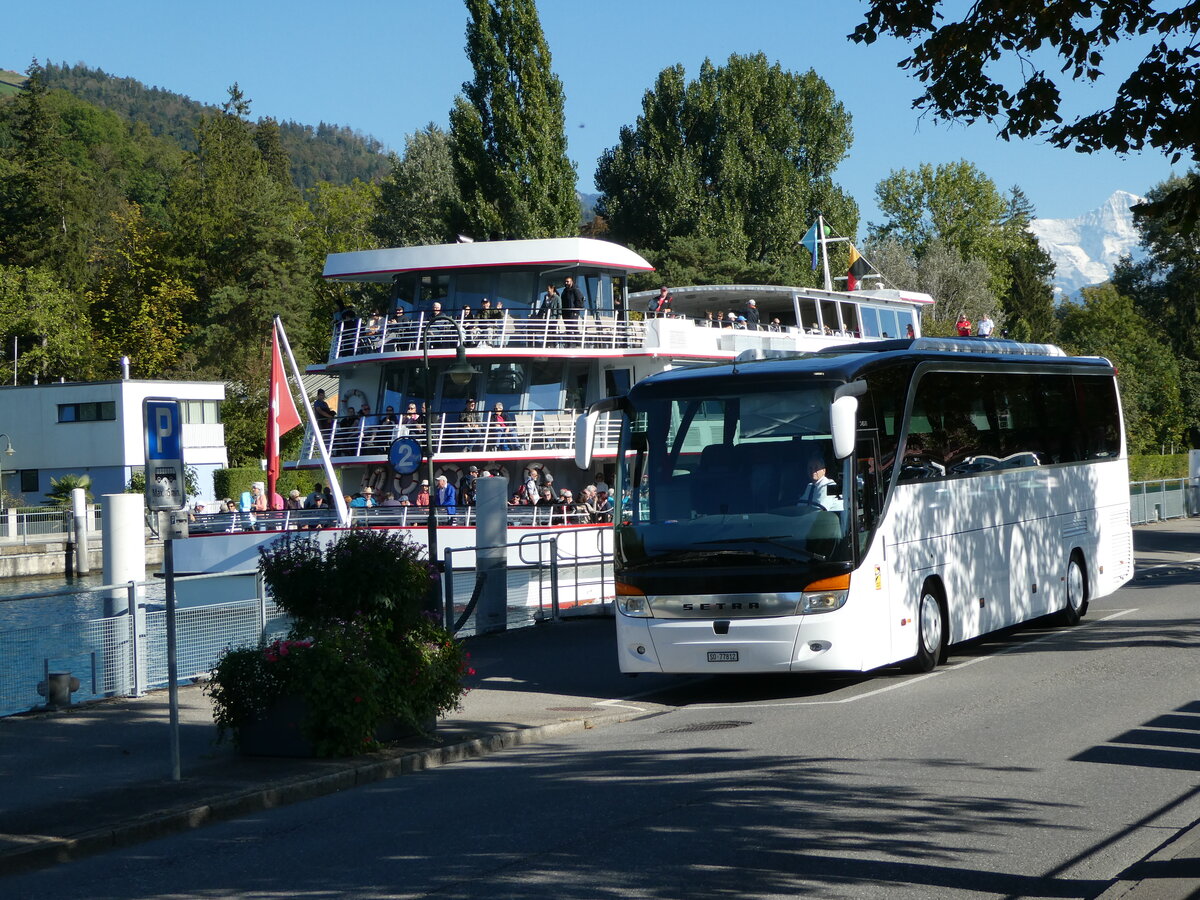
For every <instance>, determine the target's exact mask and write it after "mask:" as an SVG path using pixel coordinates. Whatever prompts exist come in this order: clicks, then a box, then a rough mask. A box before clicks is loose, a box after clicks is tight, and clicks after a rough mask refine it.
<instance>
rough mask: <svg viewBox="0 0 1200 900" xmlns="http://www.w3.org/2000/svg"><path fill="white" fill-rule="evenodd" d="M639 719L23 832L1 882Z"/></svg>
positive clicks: (554, 729)
mask: <svg viewBox="0 0 1200 900" xmlns="http://www.w3.org/2000/svg"><path fill="white" fill-rule="evenodd" d="M641 715H644V713H643V712H641V711H638V712H629V713H614V714H611V715H601V716H596V717H592V718H586V719H572V720H569V721H564V722H556V723H553V724H550V725H534V726H530V727H527V728H517V729H514V730H513V731H505V732H498V733H496V734H491V735H487V736H484V737H474V738H466V739H465V740H461V741H459V742H458V743H455V744H450V745H447V746H444V747H435V748H430V749H428V750H418V751H397V755H395V756H390V757H389V756H386V754H387V751H384V754H385V758H382V759H380V758H374V759H370V760H364V761H362V762H346V763H342V764H340V765H338V767H337V769H336V770H335V771H332V772H323V773H320V774H318V775H304V776H299V777H296V778H293V779H291V780H284V781H279V782H270V783H267V784H265V785H263V786H262V787H259V788H253V789H250V790H242V791H234V792H230V793H226V794H223V795H220V796H216V797H213V798H211V799H208V800H206V801H205V802H203V803H192V804H189V805H186V806H180V807H175V808H171V809H164V810H161V811H158V812H154V813H148V814H145V815H140V816H135V817H133V818H130V819H128V820H127V821H124V822H121V823H119V824H117V825H112V826H106V827H103V828H97V829H94V830H92V831H84V832H81V833H80V834H78V835H73V836H71V837H54V836H50V835H29V836H28V840H29V843H28V845H27V846H25V847H22V848H20V849H17V850H9V851H7V852H3V853H0V877H3V876H6V875H16V874H21V873H24V872H30V871H33V870H36V869H41V868H46V867H48V866H52V865H57V864H58V863H64V862H70V861H72V860H76V859H81V858H83V857H85V856H91V855H93V854H96V853H104V852H107V851H110V850H116V849H119V848H121V847H129V846H133V845H135V844H141V843H145V842H147V841H152V840H155V839H156V838H160V837H166V836H168V835H172V834H179V833H181V832H184V831H190V830H191V829H194V828H199V827H202V826H204V825H211V824H215V823H217V822H223V821H227V820H229V819H235V818H238V817H240V816H245V815H249V814H251V813H256V812H262V811H264V810H268V809H274V808H275V807H279V806H289V805H291V804H293V803H299V802H302V801H304V800H312V799H315V798H317V797H324V796H327V795H329V794H335V793H337V792H339V791H344V790H347V789H348V788H353V787H358V786H360V785H365V784H373V783H375V782H379V781H387V780H389V779H391V778H396V777H398V776H401V775H408V774H411V773H413V772H419V771H423V770H425V769H436V768H440V767H441V766H444V765H448V764H450V763H455V762H461V761H463V760H468V759H475V758H478V757H482V756H486V755H488V754H491V753H497V752H499V751H501V750H507V749H509V748H511V747H517V746H520V745H522V744H529V743H534V742H536V741H539V740H542V739H544V738H548V737H553V736H555V735H560V734H570V733H573V732H576V731H585V730H589V729H591V728H594V727H596V726H597V725H615V724H618V723H620V722H627V721H629V720H631V719H635V718H638V717H639V716H641Z"/></svg>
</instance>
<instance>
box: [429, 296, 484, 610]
mask: <svg viewBox="0 0 1200 900" xmlns="http://www.w3.org/2000/svg"><path fill="white" fill-rule="evenodd" d="M442 323H445V324H448V325H452V326H454V330H455V332H457V336H458V345H457V346H456V347H455V353H454V364H453V365H451V366H450V368H449V369H447V370H446V374H447V375H449V376H450V380H451V381H453V382H454V383H455V384H466V383H467V382H469V381H470V380H471V378H472V377H474V376H475V375H476V374H477V372H476V370H475V369H474V368H473V367H472V366H471V364H470V363H469V362H467V347H466V343H467V336H466V334H465V333H464V332H463V328H462V325H460V324H459V323H458V321H457V320H455V319H452V318H451V317H450V316H447V315H442V314H438V315H436V316H434V317H433V318H431V319H430V320H429V321H428V322H427V323H426V325H425V329H424V332H423V333H422V335H421V348H422V350H423V359H424V366H425V472H426V476H425V477H426V478H428V479H429V518H428V523H429V531H428V537H427V538H426V542H427V543H428V545H429V561H430V562H431V563H432V564H433V565H434V566H435V567H437V566H439V563H438V541H437V504H436V502H435V501H436V499H437V495H436V494H435V493H434V485H435V484H436V482H435V481H434V479H433V376H432V374H431V373H430V371H429V334H430V332H431V331H433V327H434V326H435V325H440V324H442ZM436 571H438V572H439V573H440V572H441V569H440V568H437V569H436ZM434 587H435V588H436V590H437V606H438V607H439V608H440V606H441V581H440V578H439V579H438V580H436V581H435V583H434Z"/></svg>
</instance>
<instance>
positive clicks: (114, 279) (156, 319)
mask: <svg viewBox="0 0 1200 900" xmlns="http://www.w3.org/2000/svg"><path fill="white" fill-rule="evenodd" d="M115 217H116V218H117V222H116V226H117V230H118V237H117V238H116V239H114V240H112V241H109V242H107V243H105V244H102V245H101V246H100V247H98V248H97V257H98V261H99V264H100V278H99V284H98V286H97V288H96V289H95V290H94V291H90V292H89V293H88V297H87V299H88V302H89V305H90V306H91V315H92V327H93V329H94V332H95V346H96V352H97V353H98V354H99V356H100V358H101V360H102V362H103V364H105V365H108V366H110V367H112V368H114V369H115V365H116V362H115V361H116V360H117V359H119V358H120V357H122V356H128V357H129V360H130V371H131V372H132V373H133V375H134V377H136V378H165V377H168V376H169V375H171V374H174V372H175V370H176V367H177V366H178V362H179V354H180V350H181V347H182V341H183V338H184V325H183V322H184V316H185V313H188V312H191V310H190V309H189V307H191V306H193V305H194V304H195V302H196V294H195V292H194V291H193V290H192V289H191V288H190V287H188V286H187V285H186V284H184V282H183V280H182V279H180V278H179V277H177V276H175V275H174V274H172V273H171V272H170V267H169V265H168V264H167V262H166V260H165V258H164V256H163V253H162V247H163V245H164V244H165V240H166V238H165V235H164V234H163V233H162V232H160V231H158V230H157V229H155V228H154V227H153V226H152V225H150V223H148V222H146V220H145V218H144V217H143V216H142V211H141V208H140V207H138V206H136V205H135V206H133V207H131V208H130V210H129V212H128V213H126V214H125V215H117V216H115Z"/></svg>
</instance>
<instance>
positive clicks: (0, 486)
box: [0, 432, 17, 509]
mask: <svg viewBox="0 0 1200 900" xmlns="http://www.w3.org/2000/svg"><path fill="white" fill-rule="evenodd" d="M0 438H4V441H5V443H7V444H8V446H7V447H5V448H4V454H5V455H6V456H12V455H13V454H14V453H16V452H17V451H16V450H14V449H13V445H12V438H10V437H9V436H8V435H7V434H5V433H4V432H0ZM3 508H4V466H3V465H0V509H3Z"/></svg>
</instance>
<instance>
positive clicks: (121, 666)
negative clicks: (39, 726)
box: [0, 527, 613, 716]
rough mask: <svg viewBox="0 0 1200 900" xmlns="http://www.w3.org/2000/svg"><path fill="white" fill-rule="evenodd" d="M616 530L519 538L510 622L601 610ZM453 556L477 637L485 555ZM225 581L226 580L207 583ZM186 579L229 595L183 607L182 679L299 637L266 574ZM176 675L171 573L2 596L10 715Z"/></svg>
mask: <svg viewBox="0 0 1200 900" xmlns="http://www.w3.org/2000/svg"><path fill="white" fill-rule="evenodd" d="M611 535H612V530H611V528H599V527H593V528H580V529H577V530H573V531H570V532H567V533H565V534H564V533H548V534H533V535H527V536H525V537H524V538H523V539H522V540H521V541H518V542H515V543H513V544H512V545H510V547H511V548H512V549H513V551H514V552H513V554H512V555H513V556H514V558H515V559H516V560H517V562H516V563H515V564H513V565H512V566H510V567H509V568H508V578H507V583H506V585H505V586H504V591H505V597H506V601H507V610H506V613H507V624H508V626H509V627H513V628H516V627H522V626H525V625H530V624H532V623H534V622H538V621H557V620H558V619H559V618H560V617H561V615H562V614H563V612H564V611H567V610H575V609H581V608H591V609H596V610H599V609H601V606H602V604H603V603H604V601H606V600H611V597H612V593H613V585H612V569H611V561H612V538H611ZM445 561H446V573H445V575H444V577H443V582H442V584H443V591H444V597H445V605H446V609H447V624H448V625H450V626H451V627H453V626H454V625H456V624H458V626H459V627H458V631H457V633H458V634H459V635H460V636H466V635H470V634H473V633H475V620H474V618H473V617H471V616H469V615H468V616H463V613H464V612H465V611H466V610H467V607H468V605H469V603H470V599H471V597H472V595H473V593H474V591H475V587H476V584H477V578H476V573H475V554H474V551H464V550H460V551H457V552H455V551H453V550H447V552H446V555H445ZM217 579H221V581H220V583H219V584H217V583H213V584H212V586H211V587H208V586H207V583H209V582H215V581H216V580H217ZM175 584H176V586H177V593H178V594H179V595H181V596H187V597H188V598H189V600H191V599H193V598H194V597H195V596H196V595H198V594H201V593H202V592H203V593H205V594H209V593H211V594H214V595H221V596H224V597H226V598H227V599H224V600H223V601H222V602H214V603H203V604H196V603H193V602H182V603H180V604H177V607H176V615H175V633H176V649H175V654H176V672H177V682H178V683H187V682H190V681H193V680H195V679H198V678H202V677H205V676H207V674H208V673H209V672H210V671H211V670H212V668H213V666H214V665H216V663H217V661H218V660H219V659H220V657H221V654H222V653H223V652H224V651H225V650H227V649H230V648H234V647H242V646H246V645H255V644H258V643H259V642H260V641H271V640H275V639H276V638H280V637H283V636H285V634H286V633H287V630H288V627H289V624H290V623H289V621H288V619H287V617H286V616H285V615H284V614H283V612H282V611H281V610H280V609H279V607H278V606H276V604H275V602H274V600H273V599H272V598H271V597H270V596H268V595H267V593H266V591H265V588H264V585H263V582H262V579H261V578H258V577H256V576H252V575H249V574H242V575H228V574H217V575H189V576H180V577H176V578H175ZM131 611H132V612H131ZM458 619H462V620H463V621H461V622H458V621H457V620H458ZM169 681H170V675H169V672H168V668H167V612H166V604H165V596H164V585H163V583H162V582H161V581H157V580H154V581H131V582H127V583H124V584H108V585H101V586H99V587H90V588H85V589H74V590H62V591H49V592H44V593H37V594H27V595H24V596H22V597H16V598H11V599H7V600H0V716H7V715H13V714H16V713H21V712H25V711H28V710H30V709H35V708H38V707H41V706H43V705H45V704H46V703H47V702H48V699H49V698H50V696H51V695H54V694H56V693H58V694H61V692H62V691H63V690H68V688H67V687H64V686H70V687H69V693H68V696H69V702H73V703H79V702H86V701H91V700H100V699H104V698H108V697H130V696H140V695H141V694H142V693H144V692H145V691H147V690H151V689H154V688H161V687H166V686H167V685H168V684H169ZM60 699H63V698H61V697H60ZM64 702H65V700H64Z"/></svg>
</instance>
